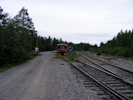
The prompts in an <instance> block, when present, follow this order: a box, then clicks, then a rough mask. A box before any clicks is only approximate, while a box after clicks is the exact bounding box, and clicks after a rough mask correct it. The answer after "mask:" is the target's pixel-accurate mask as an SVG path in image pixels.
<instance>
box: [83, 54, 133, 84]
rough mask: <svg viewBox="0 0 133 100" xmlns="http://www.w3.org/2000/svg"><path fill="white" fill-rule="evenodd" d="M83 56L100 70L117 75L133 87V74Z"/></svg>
mask: <svg viewBox="0 0 133 100" xmlns="http://www.w3.org/2000/svg"><path fill="white" fill-rule="evenodd" d="M81 56H82V57H83V58H85V59H87V60H88V61H90V62H91V63H93V64H95V65H96V66H97V67H98V68H100V69H102V70H105V71H108V72H109V73H112V74H114V75H116V76H117V77H119V78H121V79H122V80H123V81H126V82H127V83H128V84H130V85H132V86H133V72H132V71H130V70H127V69H124V68H121V67H119V66H116V65H113V64H111V63H108V62H105V61H101V60H99V59H96V58H94V57H91V56H88V55H87V56H85V55H83V54H81Z"/></svg>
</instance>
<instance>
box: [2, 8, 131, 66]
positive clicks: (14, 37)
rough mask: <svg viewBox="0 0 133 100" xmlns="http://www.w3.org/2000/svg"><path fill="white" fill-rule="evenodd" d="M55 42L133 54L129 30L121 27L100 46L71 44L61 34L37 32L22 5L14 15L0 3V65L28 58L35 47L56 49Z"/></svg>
mask: <svg viewBox="0 0 133 100" xmlns="http://www.w3.org/2000/svg"><path fill="white" fill-rule="evenodd" d="M88 42H89V41H88ZM58 43H67V44H68V45H69V46H72V47H73V48H74V50H76V51H81V50H84V51H93V52H97V53H105V54H111V55H118V56H125V57H133V31H131V30H129V31H127V30H126V31H125V32H123V31H122V30H121V31H120V32H119V33H118V35H117V36H116V37H114V38H113V39H112V40H109V41H108V42H107V43H103V42H101V44H100V47H98V46H97V45H90V44H89V43H82V42H81V43H79V44H74V43H72V42H67V41H63V40H62V39H61V38H60V39H56V38H51V37H50V36H49V37H42V36H38V35H37V30H36V29H35V27H34V23H33V22H32V18H30V17H29V14H28V10H27V9H25V8H24V7H23V8H22V9H21V10H20V11H19V12H18V14H17V15H16V16H14V17H13V18H11V17H10V16H9V14H8V13H5V12H4V11H3V9H2V8H1V7H0V68H2V67H3V66H4V65H9V64H14V63H21V62H23V61H26V60H28V59H30V57H31V56H32V53H33V51H34V49H35V47H39V51H50V50H56V46H57V44H58Z"/></svg>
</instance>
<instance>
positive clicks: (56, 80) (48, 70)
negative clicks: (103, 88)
mask: <svg viewBox="0 0 133 100" xmlns="http://www.w3.org/2000/svg"><path fill="white" fill-rule="evenodd" d="M41 54H42V55H41V56H38V57H36V58H35V59H33V60H30V61H28V62H26V63H23V64H21V65H18V66H16V67H13V68H11V69H9V70H7V71H5V72H3V73H0V100H98V96H97V94H96V93H95V92H94V91H91V90H86V89H85V87H84V86H83V84H80V83H78V82H77V80H76V78H75V76H74V74H73V73H72V71H71V68H70V65H69V63H67V62H64V61H62V60H60V59H58V58H54V57H55V53H54V52H51V51H50V52H41Z"/></svg>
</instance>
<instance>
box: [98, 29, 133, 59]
mask: <svg viewBox="0 0 133 100" xmlns="http://www.w3.org/2000/svg"><path fill="white" fill-rule="evenodd" d="M97 52H100V53H106V54H111V55H118V56H125V57H133V31H132V32H131V30H129V31H127V30H126V31H125V32H123V31H122V30H121V31H120V32H119V33H118V35H117V36H116V37H114V38H113V39H112V40H109V41H108V42H107V43H105V44H104V43H101V45H100V47H99V48H98V49H97Z"/></svg>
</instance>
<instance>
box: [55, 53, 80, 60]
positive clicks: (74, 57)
mask: <svg viewBox="0 0 133 100" xmlns="http://www.w3.org/2000/svg"><path fill="white" fill-rule="evenodd" d="M55 58H60V59H62V60H64V61H75V62H79V60H78V58H77V55H73V54H67V55H58V54H56V57H55Z"/></svg>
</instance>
